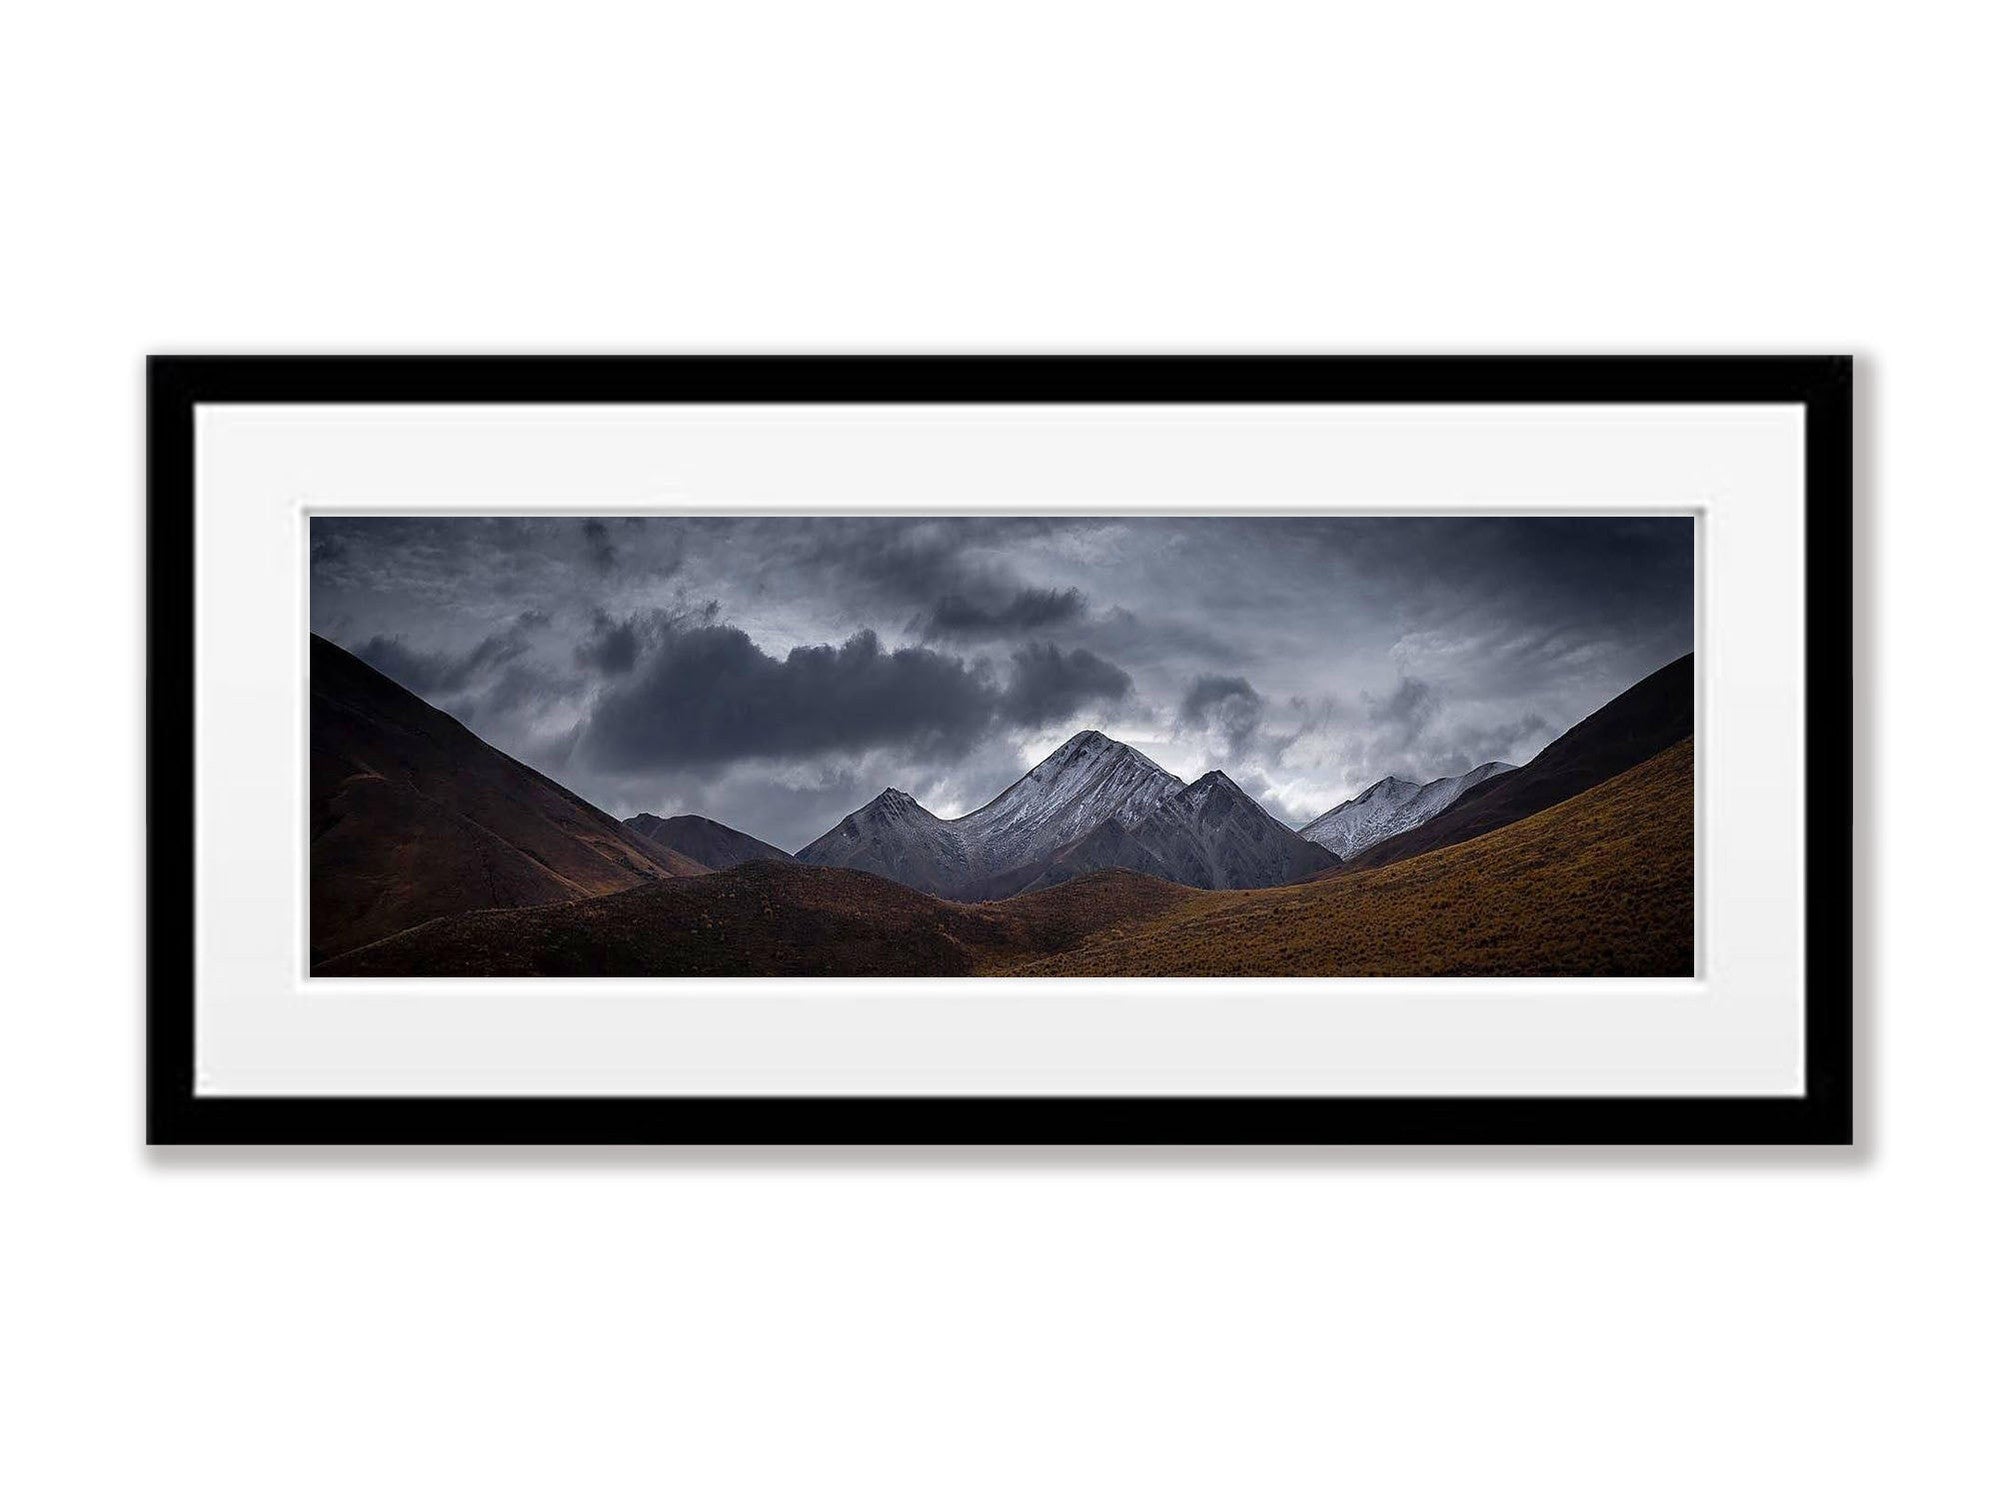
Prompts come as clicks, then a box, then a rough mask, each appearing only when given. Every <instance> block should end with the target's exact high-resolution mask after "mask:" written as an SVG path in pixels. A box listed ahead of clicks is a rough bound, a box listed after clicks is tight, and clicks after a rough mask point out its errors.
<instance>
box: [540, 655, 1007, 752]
mask: <svg viewBox="0 0 1999 1499" xmlns="http://www.w3.org/2000/svg"><path fill="white" fill-rule="evenodd" d="M993 692H994V689H993V687H992V685H991V683H990V682H989V681H988V680H986V679H985V678H984V677H983V676H982V675H981V674H979V673H978V672H976V671H974V670H971V669H970V668H968V667H967V666H966V664H965V663H964V662H963V661H961V660H959V659H958V658H956V657H953V656H945V655H941V654H939V653H938V652H936V651H931V650H926V649H922V648H920V647H904V648H903V649H901V650H886V649H884V648H883V646H882V643H881V641H880V639H879V637H877V636H876V635H875V633H874V632H873V631H872V630H864V631H862V632H861V633H859V634H857V635H854V636H852V637H851V638H850V639H848V640H847V641H846V642H845V643H844V644H843V645H839V646H831V645H821V646H800V647H798V648H797V649H795V650H793V651H791V652H790V653H789V654H787V655H785V656H784V657H782V658H778V657H775V656H770V655H766V654H765V653H764V652H763V651H762V650H760V649H758V647H757V645H756V644H755V642H753V641H752V640H751V639H750V637H749V636H748V635H746V634H744V633H743V632H742V631H741V630H738V629H732V628H730V627H728V626H725V625H707V626H700V627H697V628H693V629H686V630H674V631H670V632H669V633H668V634H667V635H666V636H665V638H664V639H663V640H662V641H661V642H660V644H659V645H658V646H657V647H656V648H655V649H654V651H653V652H652V654H651V655H650V656H649V658H648V659H647V661H646V663H645V667H644V669H643V670H641V671H639V672H638V673H636V674H635V675H634V676H632V677H630V678H628V679H627V680H626V681H624V682H621V683H620V684H618V685H617V686H615V687H613V688H612V689H611V690H610V691H609V692H607V693H606V694H605V695H604V696H603V697H601V698H599V699H598V700H597V704H596V707H595V709H594V711H593V712H592V713H591V716H590V721H589V723H588V725H587V726H586V727H585V729H584V732H583V737H582V741H581V744H580V745H579V753H580V754H581V755H582V756H583V757H584V758H585V759H586V760H588V761H590V762H592V763H594V764H597V765H600V766H602V767H603V768H605V769H607V770H631V769H635V768H638V767H641V766H647V765H689V764H716V763H720V762H723V761H728V760H733V759H737V758H740V757H743V756H754V757H758V758H783V757H785V756H791V755H810V754H818V753H824V752H826V751H828V750H836V749H853V748H863V747H867V746H872V745H878V744H905V745H911V746H919V747H923V748H925V749H928V750H930V751H931V752H934V753H952V752H956V751H959V750H962V749H963V748H964V746H965V745H967V744H968V743H970V742H971V741H972V739H974V738H975V737H976V736H977V734H978V733H979V732H980V730H981V729H983V728H984V726H985V725H986V723H987V722H988V721H989V720H990V718H991V715H992V699H993Z"/></svg>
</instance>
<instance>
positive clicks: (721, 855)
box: [310, 636, 1694, 977]
mask: <svg viewBox="0 0 1999 1499" xmlns="http://www.w3.org/2000/svg"><path fill="white" fill-rule="evenodd" d="M311 669H312V682H311V688H312V708H311V751H312V752H311V849H310V861H311V869H310V873H311V897H310V906H311V948H312V972H313V973H314V974H315V975H316V976H329V977H331V976H347V977H369V976H378V977H412V976H417V977H428V976H471V975H488V976H520V977H528V976H537V975H539V976H551V977H552V976H659V977H670V976H756V975H771V976H790V975H801V976H803V975H819V976H839V975H846V976H883V977H891V976H906V977H916V976H931V977H943V976H964V975H979V974H990V975H998V974H1011V975H1025V976H1053V975H1088V976H1160V977H1165V976H1218V975H1250V976H1302V975H1350V976H1360V975H1410V976H1452V975H1459V976H1470V975H1522V976H1531V975H1541V976H1561V975H1599V976H1670V975H1685V974H1690V973H1691V972H1692V971H1693V953H1694V900H1693V896H1694V875H1693V868H1694V864H1693V859H1694V810H1693V809H1694V756H1693V743H1692V735H1693V680H1694V676H1693V658H1692V657H1691V656H1686V657H1682V658H1681V659H1680V660H1678V661H1675V662H1673V663H1671V664H1669V665H1668V666H1666V667H1663V668H1661V669H1660V670H1659V671H1657V672H1655V673H1653V674H1652V675H1651V676H1650V677H1647V678H1646V679H1645V680H1644V681H1642V682H1639V683H1637V684H1636V685H1634V686H1633V687H1631V688H1630V689H1628V690H1627V691H1625V692H1624V693H1622V694H1620V695H1619V696H1618V697H1616V698H1614V699H1612V700H1611V701H1610V702H1609V703H1607V704H1605V705H1604V706H1603V707H1602V708H1600V709H1599V710H1598V711H1597V712H1595V713H1593V714H1591V715H1590V716H1589V717H1587V718H1585V719H1584V720H1582V721H1581V722H1580V723H1578V724H1576V725H1575V726H1574V727H1573V728H1571V729H1570V730H1569V731H1568V732H1567V733H1565V734H1563V735H1561V736H1560V737H1558V738H1557V739H1556V740H1555V741H1554V742H1553V743H1551V744H1550V745H1549V746H1548V747H1547V748H1546V749H1545V750H1543V751H1542V752H1541V753H1540V754H1539V755H1537V756H1535V757H1534V758H1533V759H1532V760H1531V761H1529V762H1528V763H1527V764H1526V765H1524V766H1519V767H1514V766H1508V765H1503V764H1499V763H1496V762H1495V763H1490V764H1487V765H1481V766H1478V767H1476V768H1475V769H1474V770H1473V771H1471V772H1468V773H1466V774H1465V775H1462V776H1458V777H1455V778H1450V779H1448V780H1444V781H1435V782H1429V783H1426V784H1417V783H1414V782H1410V781H1406V780H1396V779H1393V778H1390V779H1387V780H1383V781H1380V782H1377V783H1376V784H1375V785H1373V786H1370V787H1369V788H1368V789H1367V790H1366V791H1364V792H1362V793H1361V794H1360V795H1359V796H1357V797H1354V798H1352V799H1351V800H1350V801H1348V802H1344V803H1342V804H1340V806H1338V807H1335V808H1332V809H1330V810H1329V811H1327V812H1326V813H1325V814H1323V815H1322V816H1320V817H1319V818H1316V819H1314V820H1313V821H1312V822H1310V823H1308V824H1306V826H1305V827H1304V828H1302V829H1299V830H1297V831H1294V830H1292V829H1291V828H1289V827H1287V826H1285V825H1284V824H1283V823H1281V822H1279V821H1278V820H1277V819H1276V818H1274V817H1271V816H1270V815H1269V813H1268V812H1266V811H1265V810H1264V809H1263V808H1262V807H1261V806H1260V805H1259V804H1258V803H1257V802H1256V801H1255V800H1254V798H1252V797H1250V796H1249V795H1248V794H1247V793H1245V792H1244V791H1242V789H1241V788H1240V787H1238V786H1237V785H1236V784H1235V783H1234V782H1233V781H1232V780H1230V779H1229V777H1228V776H1227V775H1226V774H1224V773H1222V772H1221V771H1211V772H1209V773H1208V774H1207V775H1204V776H1202V777H1200V778H1199V779H1198V780H1196V781H1194V782H1193V783H1191V784H1188V783H1183V782H1181V781H1180V780H1179V779H1178V778H1177V777H1174V776H1172V775H1171V774H1169V773H1168V772H1166V771H1165V770H1163V769H1162V768H1161V767H1159V766H1158V765H1156V764H1154V763H1153V762H1152V761H1151V760H1149V759H1147V758H1146V757H1145V756H1144V755H1142V754H1140V753H1139V752H1138V751H1136V750H1134V749H1132V748H1130V747H1129V746H1127V745H1123V744H1120V743H1119V742H1117V741H1116V740H1114V739H1111V738H1109V737H1107V736H1105V735H1103V734H1101V733H1098V732H1096V731H1093V730H1092V731H1085V732H1083V733H1080V734H1078V735H1076V736H1074V737H1073V738H1072V739H1070V740H1069V741H1068V742H1067V743H1065V744H1064V745H1062V746H1061V747H1060V748H1059V749H1057V750H1056V751H1055V752H1054V753H1053V754H1051V755H1050V756H1049V757H1048V758H1047V759H1045V760H1044V761H1042V762H1041V763H1040V764H1038V765H1036V766H1035V767H1034V768H1033V769H1031V770H1030V771H1029V772H1028V773H1027V774H1026V775H1024V776H1022V777H1021V778H1020V779H1019V780H1018V781H1016V782H1015V783H1014V784H1013V785H1012V786H1010V787H1008V788H1007V789H1006V790H1005V791H1003V792H1002V793H1000V795H999V796H998V797H996V798H994V799H993V801H991V802H989V803H988V804H987V805H986V806H984V807H981V808H979V809H977V810H976V811H974V812H972V813H970V814H967V815H966V816H965V817H961V818H956V819H942V818H938V817H936V816H934V815H933V814H931V813H930V812H929V811H928V810H927V809H925V808H924V807H922V806H921V804H920V803H918V802H917V801H916V800H915V799H914V798H912V797H909V796H908V795H906V794H905V793H903V792H901V791H898V790H895V789H893V788H891V789H888V790H885V791H884V792H883V793H882V794H881V795H880V796H878V797H876V798H875V800H874V801H872V802H870V803H868V804H867V805H866V806H865V807H861V808H858V809H857V810H856V811H855V812H853V813H851V814H849V815H848V816H847V817H845V818H843V819H841V821H840V822H839V823H837V824H836V825H835V826H834V827H833V828H830V829H828V830H827V832H826V833H825V834H823V835H822V836H821V837H820V838H818V839H815V840H814V841H813V842H812V843H810V844H808V845H807V846H806V847H804V848H802V849H800V850H798V852H797V853H796V854H795V855H787V854H786V853H785V852H784V851H783V850H781V849H777V848H775V847H773V846H772V845H770V844H767V843H763V842H760V841H759V840H757V839H755V838H752V837H750V836H749V835H747V834H744V833H742V832H740V831H738V830H736V829H733V828H730V827H727V826H725V825H723V824H721V823H718V822H714V821H711V820H709V819H707V818H703V817H699V816H694V815H681V816H676V817H659V816H655V815H652V814H644V813H642V814H640V815H638V816H635V817H632V818H630V819H627V820H626V821H624V822H619V821H618V820H617V819H615V818H613V817H611V816H610V815H609V814H607V813H605V812H602V811H600V810H599V809H597V808H595V807H592V806H591V805H590V804H589V803H587V802H585V801H583V800H582V799H581V798H579V797H576V796H575V795H574V794H573V793H571V792H569V791H567V790H566V789H565V788H563V787H561V786H560V785H558V784H557V783H556V782H554V781H553V780H550V779H549V778H548V777H546V776H543V775H541V774H539V773H538V772H536V771H534V770H532V769H531V768H529V767H528V766H525V765H523V764H521V763H520V762H519V761H516V760H514V759H512V758H511V757H509V756H507V755H505V754H503V753H502V752H500V751H499V750H497V749H495V748H493V747H492V746H491V745H488V744H486V743H485V742H484V741H483V740H481V739H479V738H478V736H476V735H475V734H473V733H472V732H471V731H470V730H469V729H467V728H465V727H464V726H463V725H462V724H460V723H458V722H457V720H455V719H453V718H451V717H450V716H449V715H448V714H445V713H443V712H441V711H439V710H438V709H435V708H433V707H431V706H430V705H429V704H427V703H425V702H424V701H423V700H422V699H421V698H419V697H417V696H416V695H415V694H413V693H411V692H408V691H407V690H405V689H404V688H402V687H400V686H398V685H397V684H396V683H394V682H392V681H391V680H389V679H388V678H387V677H385V676H383V675H382V674H381V673H379V672H377V671H375V670H374V669H373V668H372V667H369V666H367V665H365V664H364V663H362V662H361V661H359V660H358V659H356V658H355V657H353V656H351V655H349V654H348V653H347V652H345V651H343V650H341V649H340V648H339V647H338V646H335V645H333V644H332V643H331V642H329V641H326V640H324V639H322V638H320V637H317V636H315V637H314V638H313V641H312V655H311Z"/></svg>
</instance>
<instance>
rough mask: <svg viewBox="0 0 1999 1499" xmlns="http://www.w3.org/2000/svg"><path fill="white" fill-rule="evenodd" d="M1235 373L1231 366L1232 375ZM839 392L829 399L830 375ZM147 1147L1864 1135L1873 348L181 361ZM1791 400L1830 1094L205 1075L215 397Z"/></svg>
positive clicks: (151, 411) (160, 437)
mask: <svg viewBox="0 0 1999 1499" xmlns="http://www.w3.org/2000/svg"><path fill="white" fill-rule="evenodd" d="M1217 382H1221V383H1223V384H1225V385H1226V386H1227V389H1226V391H1225V392H1223V393H1220V394H1218V393H1217V391H1216V384H1217ZM829 388H830V389H831V390H832V392H833V393H832V394H829ZM146 398H147V399H146V433H147V437H146V453H147V460H146V469H147V511H146V513H147V587H148V600H147V647H146V662H147V683H146V694H147V704H146V721H147V773H146V828H147V859H146V867H147V901H146V909H147V928H148V930H147V997H146V1017H147V1018H146V1080H147V1100H146V1138H147V1143H148V1144H150V1145H211V1144H231V1145H237V1144H273V1145H340V1144H344V1145H389V1144H398V1145H457V1144H491V1145H536V1144H546V1145H580V1144H590V1145H604V1144H630V1145H666V1144H681V1145H712V1144H742V1145H911V1144H936V1145H960V1146H962V1145H1139V1146H1142V1145H1158V1146H1173V1145H1179V1146H1187V1145H1336V1144H1348V1145H1372V1144H1408V1145H1453V1146H1458V1145H1481V1144H1483V1145H1850V1144H1851V1143H1852V1142H1853V961H1852V959H1853V935H1852V917H1853V909H1852V870H1853V844H1852V809H1853V784H1852V782H1853V701H1854V700H1853V360H1852V358H1851V357H1850V356H1845V355H1804V356H1773V355H1747V356H1701V355H1674V356H1646V355H1631V356H1564V355H1544V356H1519V357H1516V356H1464V357H1457V356H1448V357H1447V356H1428V355H1410V356H1359V357H1341V356H1316V355H1295V356H1284V355H1280V356H1261V355H1257V356H1240V357H1230V356H1192V357H1178V356H1150V355H1146V356H1122V355H1109V356H1050V357H1044V356H1034V355H1018V356H981V355H967V356H895V355H886V356H838V355H826V356H798V357H778V356H758V355H744V356H726V355H723V356H709V355H701V356H670V357H653V356H613V357H601V356H580V357H574V358H560V357H553V358H552V357H523V358H514V357H506V356H413V357H386V358H381V357H374V356H330V357H325V356H244V357H236V356H176V355H158V356H154V357H152V358H150V359H148V361H147V369H146ZM1006 399H1013V400H1023V399H1031V400H1037V401H1081V402H1091V401H1096V402H1103V401H1144V400H1149V401H1161V400H1186V401H1201V402H1217V401H1233V402H1242V401H1287V400H1288V401H1300V402H1362V403H1385V402H1396V401H1439V402H1463V401H1490V402H1494V403H1498V404H1513V403H1534V402H1549V401H1562V402H1592V403H1593V402H1637V401H1665V402H1778V403H1784V404H1800V405H1802V406H1803V407H1804V409H1805V421H1806V428H1805V443H1806V510H1807V515H1806V669H1805V676H1806V682H1805V691H1806V758H1807V767H1806V784H1805V797H1806V816H1805V821H1806V866H1807V871H1806V1062H1805V1074H1806V1092H1805V1094H1804V1095H1803V1096H1802V1097H1796V1098H1776V1097H1757V1098H1731V1097H1700V1098H1659V1097H1646V1098H1609V1097H1575V1098H1552V1097H1493V1098H1485V1097H1422V1098H1413V1097H1401V1098H1354V1097H1337V1098H1245V1097H1226V1098H1224V1097H1213V1098H1210V1097H1170V1098H1062V1097H1054V1098H954V1097H944V1098H932V1097H894V1098H886V1097H878V1098H853V1097H826V1098H776V1097H727V1098H587V1097H562V1098H538V1097H506V1098H491V1097H480V1098H471V1097H468V1098H429V1097H427V1098H398V1097H366V1098H354V1097H346V1098H278V1097H257V1098H235V1097H226V1096H209V1097H203V1096H201V1095H199V1094H197V1093H196V1091H195V1072H194V1039H195V1038H194V1001H195V996H194V887H193V881H192V878H191V876H192V870H193V854H194V828H195V805H194V792H195V778H194V768H195V767H194V673H195V661H194V609H195V600H194V593H193V586H194V529H193V514H194V510H193V502H194V480H195V472H194V466H195V408H196V406H197V405H198V404H199V403H201V402H234V401H243V402H280V401H301V402H303V401H371V402H405V401H409V402H444V401H453V402H456V401H464V402H478V401H503V400H511V401H535V402H571V403H573V402H648V401H738V400H762V401H771V400H847V401H886V400H893V401H912V402H916V401H923V402H929V401H974V400H1006Z"/></svg>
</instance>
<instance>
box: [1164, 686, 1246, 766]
mask: <svg viewBox="0 0 1999 1499" xmlns="http://www.w3.org/2000/svg"><path fill="white" fill-rule="evenodd" d="M1180 721H1181V722H1182V723H1184V724H1187V725H1189V726H1191V727H1193V728H1197V729H1212V730H1214V731H1215V732H1216V733H1218V734H1220V735H1221V736H1222V738H1223V739H1225V740H1226V741H1227V742H1228V745H1229V748H1230V749H1232V750H1233V751H1234V752H1235V753H1236V754H1238V755H1240V754H1241V753H1242V752H1243V751H1244V750H1245V749H1246V748H1248V746H1249V743H1250V741H1251V740H1252V739H1253V738H1254V737H1255V735H1256V731H1257V730H1258V729H1259V728H1260V727H1262V724H1263V694H1261V693H1260V692H1258V691H1257V690H1256V689H1255V688H1254V687H1252V686H1250V685H1249V678H1247V677H1218V676H1203V677H1197V678H1195V680H1194V685H1193V686H1191V687H1189V688H1188V689H1187V695H1186V696H1185V697H1183V698H1182V699H1181V700H1180Z"/></svg>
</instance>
